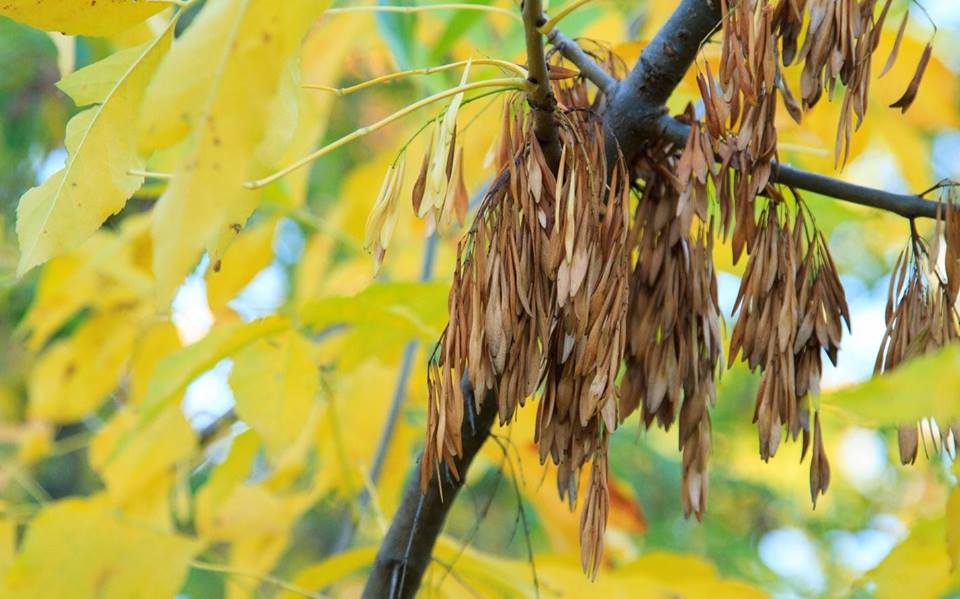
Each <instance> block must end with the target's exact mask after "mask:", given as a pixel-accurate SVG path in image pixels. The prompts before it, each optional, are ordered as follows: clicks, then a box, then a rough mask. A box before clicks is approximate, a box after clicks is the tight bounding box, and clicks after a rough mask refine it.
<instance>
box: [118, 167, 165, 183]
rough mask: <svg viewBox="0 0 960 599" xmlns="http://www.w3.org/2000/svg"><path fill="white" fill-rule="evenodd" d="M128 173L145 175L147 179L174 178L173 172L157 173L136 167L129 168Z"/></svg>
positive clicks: (163, 179) (134, 175)
mask: <svg viewBox="0 0 960 599" xmlns="http://www.w3.org/2000/svg"><path fill="white" fill-rule="evenodd" d="M127 174H128V175H130V176H131V177H144V178H146V179H159V180H162V181H167V180H170V179H173V174H172V173H155V172H153V171H142V170H139V169H135V168H132V169H130V170H128V171H127Z"/></svg>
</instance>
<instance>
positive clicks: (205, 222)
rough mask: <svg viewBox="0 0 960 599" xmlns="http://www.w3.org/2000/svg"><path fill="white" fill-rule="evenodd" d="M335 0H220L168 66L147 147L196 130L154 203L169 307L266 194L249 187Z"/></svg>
mask: <svg viewBox="0 0 960 599" xmlns="http://www.w3.org/2000/svg"><path fill="white" fill-rule="evenodd" d="M326 5H327V2H313V1H312V0H288V1H286V2H264V1H256V2H254V1H251V0H244V1H241V2H233V1H230V0H211V1H209V2H207V3H206V4H204V6H203V8H202V9H201V12H200V14H199V15H198V16H197V18H196V20H195V21H194V22H193V23H192V24H191V26H190V28H189V29H188V30H187V32H186V33H185V34H184V35H183V36H182V37H181V38H179V39H178V40H177V43H176V44H175V45H174V47H173V49H172V50H171V52H170V53H169V54H168V56H167V57H166V59H165V60H164V61H163V63H162V64H161V65H160V67H159V69H158V71H157V75H156V77H155V78H154V80H153V82H152V83H151V85H150V89H149V90H148V93H147V98H146V100H145V103H144V111H143V115H144V121H143V130H144V135H145V139H144V141H143V145H144V146H146V147H147V148H149V149H157V148H161V147H167V146H170V145H172V144H173V143H176V142H177V141H179V140H181V139H183V138H184V136H185V135H186V134H187V133H188V132H190V131H192V132H193V135H192V136H191V138H190V139H189V140H188V142H187V144H186V147H185V151H184V153H183V156H182V161H181V163H180V166H179V167H178V168H177V169H176V173H175V176H174V178H173V180H172V181H171V183H170V185H169V186H168V187H167V190H166V192H165V193H164V194H163V196H162V197H161V198H160V201H159V202H158V203H157V206H156V208H155V209H154V222H153V232H154V240H155V245H154V263H153V268H154V273H155V275H156V278H157V285H158V295H159V298H160V302H161V303H162V304H166V303H167V301H169V300H170V298H172V296H173V292H174V290H175V289H176V288H177V287H178V286H179V285H180V283H181V282H182V281H183V279H184V278H185V277H186V275H187V274H188V273H189V272H190V270H191V269H192V268H193V267H194V266H195V265H196V263H197V261H198V259H199V258H200V255H201V254H202V253H203V251H204V249H206V250H207V252H208V253H209V254H210V259H211V263H213V264H215V263H216V262H217V261H218V260H219V259H220V258H221V256H222V254H223V252H224V250H225V248H226V246H227V244H228V243H229V241H230V240H231V239H233V237H234V236H235V235H236V233H237V232H239V230H240V229H241V228H242V227H243V225H244V223H245V222H246V220H247V218H248V217H249V216H250V214H251V213H252V212H253V210H254V208H255V207H256V205H257V202H258V201H259V197H260V194H259V193H258V192H255V191H251V190H248V189H246V188H244V187H243V183H244V182H245V181H247V180H248V179H249V178H250V177H251V176H252V175H255V174H256V171H257V170H258V169H261V170H264V172H265V168H264V165H262V164H260V163H259V160H258V158H260V157H259V156H257V152H258V149H259V148H260V147H261V144H262V143H264V140H265V139H266V138H268V137H270V138H271V139H275V137H274V136H276V135H279V134H277V133H270V128H271V127H273V126H274V123H271V122H270V121H269V117H270V116H271V114H272V113H273V112H274V110H275V103H274V99H275V97H276V95H277V94H278V92H281V91H283V90H282V89H281V87H282V86H281V82H282V79H283V77H284V74H285V73H288V72H289V71H288V68H289V66H288V65H289V62H290V61H291V60H292V59H295V58H296V54H297V50H298V49H299V47H300V44H301V41H302V38H303V36H304V34H305V33H306V31H307V29H308V28H309V26H310V24H311V22H312V21H313V17H314V16H316V15H317V14H319V13H320V12H321V11H322V10H323V9H324V8H325V7H326ZM201 56H202V57H204V58H203V60H198V57H201ZM268 145H269V142H268ZM275 152H276V148H273V149H272V150H271V151H270V152H267V153H275Z"/></svg>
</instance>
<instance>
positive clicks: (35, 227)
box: [17, 2, 175, 274]
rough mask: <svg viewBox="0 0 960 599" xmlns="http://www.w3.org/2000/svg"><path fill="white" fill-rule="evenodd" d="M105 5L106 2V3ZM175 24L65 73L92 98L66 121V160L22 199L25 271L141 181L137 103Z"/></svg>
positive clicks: (62, 247) (74, 240) (70, 244)
mask: <svg viewBox="0 0 960 599" xmlns="http://www.w3.org/2000/svg"><path fill="white" fill-rule="evenodd" d="M103 4H111V3H107V2H104V3H103ZM174 25H175V22H174V21H172V22H171V23H170V25H168V26H167V29H166V31H165V32H164V33H163V34H162V35H161V36H160V37H158V38H157V40H156V41H154V42H152V43H149V44H147V45H146V46H143V47H141V48H137V49H134V50H128V51H126V52H123V53H122V54H121V55H119V56H117V57H113V58H109V59H107V64H106V65H103V64H98V65H93V66H90V67H87V68H86V69H81V70H79V71H77V72H75V73H73V74H71V75H69V76H68V77H67V79H66V80H65V82H64V83H63V88H64V90H66V91H68V93H69V92H70V91H73V92H75V93H76V94H77V95H76V97H75V99H76V100H77V103H78V104H80V105H83V104H86V103H90V102H97V103H98V104H97V105H96V106H94V107H93V108H89V109H87V110H85V111H84V112H81V113H80V114H78V115H77V116H75V117H74V118H73V119H72V120H71V121H70V123H69V124H68V125H67V134H66V146H67V153H68V156H67V164H66V166H65V167H64V168H63V170H60V171H58V172H57V173H56V174H54V175H53V176H51V177H50V178H49V179H47V180H46V181H45V182H44V183H43V185H41V186H40V187H35V188H33V189H31V190H30V191H28V192H27V193H26V194H24V196H23V197H22V198H21V199H20V206H19V208H18V210H17V235H18V237H19V239H20V252H21V256H20V264H19V265H18V267H17V272H18V273H19V274H23V273H24V272H26V271H28V270H30V269H31V268H33V267H34V266H36V265H38V264H42V263H43V262H46V261H47V260H49V259H50V258H52V257H54V256H56V255H58V254H61V253H63V252H65V251H68V250H71V249H73V248H75V247H77V246H78V245H80V243H81V242H83V241H84V240H85V239H87V238H88V237H89V236H90V235H91V234H92V233H93V232H94V231H96V230H97V229H98V228H99V227H100V225H101V224H103V222H104V221H105V220H106V219H107V218H108V217H109V216H110V215H111V214H115V213H116V212H119V211H120V209H121V208H123V206H124V204H125V203H126V201H127V199H129V198H130V196H131V195H133V193H134V192H136V191H137V189H139V188H140V185H141V184H142V183H143V177H141V176H137V175H131V174H130V173H129V171H130V170H131V169H142V168H143V161H142V159H141V158H140V157H139V156H138V155H137V151H136V130H135V129H134V128H133V127H131V126H130V123H133V122H135V121H136V118H137V115H138V114H139V111H140V103H141V100H142V99H143V95H144V92H145V90H146V87H147V84H148V83H149V81H150V78H151V76H152V75H153V73H154V71H155V70H156V68H157V65H158V64H159V63H160V59H161V58H162V57H163V55H164V53H165V52H166V51H167V49H168V48H169V47H170V42H171V41H172V39H173V29H174Z"/></svg>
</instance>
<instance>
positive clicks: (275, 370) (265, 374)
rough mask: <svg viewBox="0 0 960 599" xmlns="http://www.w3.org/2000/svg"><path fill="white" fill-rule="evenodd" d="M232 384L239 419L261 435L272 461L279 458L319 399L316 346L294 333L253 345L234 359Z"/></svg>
mask: <svg viewBox="0 0 960 599" xmlns="http://www.w3.org/2000/svg"><path fill="white" fill-rule="evenodd" d="M230 386H231V387H232V388H233V393H234V397H235V398H236V402H237V405H236V410H237V415H238V416H239V417H240V419H241V420H243V421H244V422H246V423H248V424H249V425H250V426H251V427H253V429H254V430H255V431H257V433H258V434H259V435H260V437H261V438H262V439H263V442H264V444H265V445H266V448H267V451H268V454H269V455H270V456H271V457H274V458H275V457H277V456H279V455H280V454H281V453H282V452H283V450H284V449H286V448H287V447H288V446H289V445H290V444H292V443H294V442H295V441H296V440H297V438H298V437H299V436H300V433H301V431H302V430H303V428H304V426H305V425H306V424H307V423H308V422H309V420H310V419H309V416H310V412H311V410H312V409H313V406H314V403H315V401H316V395H317V391H318V389H319V386H320V371H319V369H318V368H317V365H316V363H314V361H313V359H312V358H311V346H310V342H309V341H307V340H306V339H304V338H303V337H302V336H301V335H300V334H299V333H297V332H296V331H288V332H287V333H286V334H284V335H278V336H276V337H273V338H271V339H267V340H261V341H257V342H255V343H253V344H251V345H249V346H248V347H246V348H244V349H243V350H241V351H240V352H239V353H238V354H237V355H236V358H235V359H234V365H233V371H232V373H231V375H230ZM267 398H269V400H268V399H267Z"/></svg>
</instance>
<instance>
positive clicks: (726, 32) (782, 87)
mask: <svg viewBox="0 0 960 599" xmlns="http://www.w3.org/2000/svg"><path fill="white" fill-rule="evenodd" d="M891 3H892V0H886V1H885V2H882V5H881V0H721V3H720V5H721V10H722V14H723V50H722V57H721V67H720V73H719V76H720V82H721V84H722V87H723V90H724V98H726V99H727V101H728V102H729V105H730V114H731V117H732V121H731V126H732V127H733V126H734V125H735V124H736V121H737V118H738V115H741V118H742V119H743V122H742V124H741V125H740V128H739V129H736V130H738V131H739V132H740V133H741V134H742V133H743V132H744V131H745V130H746V131H747V132H748V134H749V135H756V133H754V131H753V129H754V128H756V127H759V126H761V124H762V123H763V127H766V126H769V125H772V122H773V119H772V114H773V111H774V107H773V105H772V104H773V97H774V94H775V90H779V92H780V94H781V96H782V98H783V103H784V106H785V107H786V109H787V112H788V113H789V114H790V116H791V117H792V118H793V119H794V120H795V121H797V122H800V119H801V117H802V113H803V111H804V110H807V109H810V108H812V107H813V106H815V105H816V104H817V102H818V101H819V100H820V98H821V97H822V96H823V92H824V91H826V92H827V95H828V97H830V98H831V99H832V97H833V93H834V91H835V89H836V87H837V84H838V83H839V84H841V85H842V87H843V101H842V105H841V110H840V122H839V123H838V127H837V138H836V144H835V156H836V160H837V163H838V164H844V163H846V161H847V158H848V157H849V152H850V143H851V138H852V135H853V130H854V129H855V128H857V127H859V126H860V124H861V123H862V122H863V118H864V116H865V115H866V111H867V106H868V101H867V99H868V94H869V88H870V68H871V63H872V57H873V54H874V52H876V50H877V48H878V46H879V44H880V38H881V34H882V31H883V25H884V22H885V21H886V18H887V14H888V12H889V9H890V5H891ZM906 18H907V16H906V15H904V22H903V24H902V25H901V30H900V34H899V35H898V37H897V41H896V42H895V44H894V48H893V50H892V52H891V54H890V58H889V60H888V61H887V66H886V68H885V69H884V72H886V70H888V69H889V68H890V66H892V64H893V62H894V60H895V59H896V54H897V49H898V48H899V42H900V39H901V38H902V34H903V29H904V28H905V24H906ZM804 21H806V22H807V24H806V25H804ZM804 31H805V34H804V38H803V42H802V44H801V43H800V36H801V33H803V32H804ZM931 49H932V47H931V46H929V45H928V47H927V50H926V51H925V52H924V54H923V56H922V57H921V60H920V62H919V64H918V65H917V69H916V73H915V75H914V78H913V81H911V82H910V84H909V85H908V87H907V90H906V91H905V92H904V94H903V96H902V97H901V98H900V99H899V100H898V101H897V102H895V103H894V104H893V105H892V106H893V107H897V108H900V109H901V110H903V111H906V109H907V108H909V107H910V105H911V104H912V103H913V100H914V98H915V97H916V94H917V91H918V90H919V86H920V81H921V79H922V77H923V72H924V70H925V69H926V65H927V63H928V62H929V60H930V53H931ZM792 64H802V67H801V73H800V99H799V101H798V100H797V98H796V97H795V96H794V95H793V93H792V92H791V90H790V88H789V86H788V85H787V84H786V81H785V80H784V77H783V74H782V72H781V66H782V67H787V66H790V65H792ZM881 76H882V74H881ZM854 118H855V119H856V122H854ZM761 189H762V187H761Z"/></svg>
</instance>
